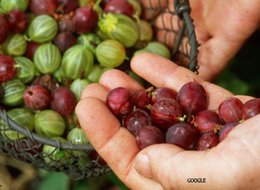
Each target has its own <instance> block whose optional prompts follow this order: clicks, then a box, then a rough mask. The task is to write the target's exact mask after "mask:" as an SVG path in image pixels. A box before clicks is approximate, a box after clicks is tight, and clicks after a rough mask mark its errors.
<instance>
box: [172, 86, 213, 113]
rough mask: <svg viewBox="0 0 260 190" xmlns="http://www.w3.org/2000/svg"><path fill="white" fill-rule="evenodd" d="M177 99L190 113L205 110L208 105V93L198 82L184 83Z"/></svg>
mask: <svg viewBox="0 0 260 190" xmlns="http://www.w3.org/2000/svg"><path fill="white" fill-rule="evenodd" d="M177 101H178V103H179V104H180V105H181V106H182V108H183V110H184V112H185V113H187V114H189V115H192V114H196V113H198V112H200V111H202V110H205V109H206V108H207V105H208V100H207V93H206V91H205V89H204V87H203V86H202V85H201V84H198V83H197V82H188V83H186V84H184V85H183V86H182V87H181V89H180V90H179V92H178V94H177Z"/></svg>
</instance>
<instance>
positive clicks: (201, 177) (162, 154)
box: [135, 144, 233, 190]
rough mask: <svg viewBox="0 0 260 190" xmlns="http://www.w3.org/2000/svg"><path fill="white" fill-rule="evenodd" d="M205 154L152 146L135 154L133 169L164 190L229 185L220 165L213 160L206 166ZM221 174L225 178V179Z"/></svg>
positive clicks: (202, 189)
mask: <svg viewBox="0 0 260 190" xmlns="http://www.w3.org/2000/svg"><path fill="white" fill-rule="evenodd" d="M207 155H208V154H207V153H206V151H205V152H204V151H201V152H198V151H184V150H183V149H181V148H179V147H177V146H174V145H167V144H161V145H154V146H150V147H147V148H146V149H143V150H142V151H141V152H140V153H139V154H138V155H137V157H136V161H135V170H136V171H137V172H138V173H139V174H140V175H141V176H143V177H146V178H149V179H152V180H154V181H155V182H158V183H159V184H161V186H162V187H163V188H164V189H174V190H177V189H194V190H197V189H198V190H204V189H212V187H214V188H213V189H221V188H222V185H223V184H229V185H231V184H232V181H230V172H228V173H226V174H225V172H223V171H224V170H222V169H223V165H222V164H221V163H218V162H217V161H216V160H214V164H213V165H208V163H209V162H210V161H209V160H210V159H209V158H208V156H207ZM211 161H212V160H211ZM214 169H215V171H212V170H214ZM225 175H227V176H228V177H226V178H225ZM219 176H221V177H219ZM223 180H224V181H223ZM225 180H226V181H225ZM227 180H229V181H227ZM229 185H228V186H229ZM232 185H233V184H232ZM232 185H231V186H229V187H232ZM225 187H227V186H225ZM230 189H232V188H230Z"/></svg>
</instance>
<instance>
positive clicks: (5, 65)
mask: <svg viewBox="0 0 260 190" xmlns="http://www.w3.org/2000/svg"><path fill="white" fill-rule="evenodd" d="M15 64H16V63H15V60H14V59H13V58H12V57H11V56H9V55H0V82H6V81H8V80H11V79H13V78H14V77H15V76H16V73H17V71H16V69H15Z"/></svg>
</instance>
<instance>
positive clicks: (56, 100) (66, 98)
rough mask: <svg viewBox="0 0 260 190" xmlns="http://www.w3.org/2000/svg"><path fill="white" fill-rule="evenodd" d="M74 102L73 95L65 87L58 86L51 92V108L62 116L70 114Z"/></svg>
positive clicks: (73, 107) (74, 105)
mask: <svg viewBox="0 0 260 190" xmlns="http://www.w3.org/2000/svg"><path fill="white" fill-rule="evenodd" d="M76 103H77V102H76V97H75V95H74V94H73V92H72V91H71V90H70V89H68V88H66V87H58V88H56V89H54V91H53V92H52V100H51V108H52V109H53V110H55V111H57V112H58V113H60V114H61V115H63V116H66V115H70V114H72V113H73V112H74V110H75V107H76Z"/></svg>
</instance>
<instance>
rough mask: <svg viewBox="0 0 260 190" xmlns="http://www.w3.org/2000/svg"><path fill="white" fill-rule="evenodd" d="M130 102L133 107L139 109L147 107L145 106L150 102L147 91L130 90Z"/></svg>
mask: <svg viewBox="0 0 260 190" xmlns="http://www.w3.org/2000/svg"><path fill="white" fill-rule="evenodd" d="M131 96H132V100H131V101H132V102H133V104H134V106H135V107H137V108H140V109H144V110H146V109H147V106H148V105H149V103H150V97H149V93H147V92H146V91H145V90H134V91H133V92H132V95H131Z"/></svg>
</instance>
